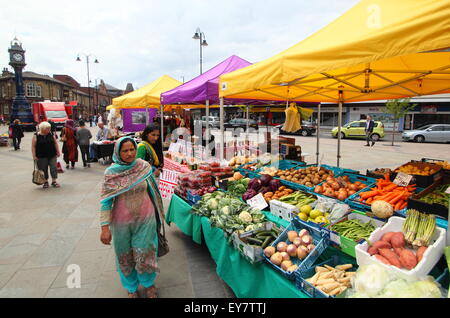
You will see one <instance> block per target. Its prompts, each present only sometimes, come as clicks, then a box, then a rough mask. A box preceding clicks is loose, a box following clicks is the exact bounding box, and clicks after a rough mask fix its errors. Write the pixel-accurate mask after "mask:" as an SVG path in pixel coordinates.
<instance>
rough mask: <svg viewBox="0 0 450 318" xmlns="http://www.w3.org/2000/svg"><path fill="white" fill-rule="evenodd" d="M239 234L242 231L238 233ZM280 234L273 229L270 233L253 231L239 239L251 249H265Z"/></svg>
mask: <svg viewBox="0 0 450 318" xmlns="http://www.w3.org/2000/svg"><path fill="white" fill-rule="evenodd" d="M238 233H239V234H242V233H244V231H238ZM280 234H281V231H280V230H279V229H277V228H276V227H273V228H272V229H271V230H270V231H268V230H265V229H260V230H255V231H253V232H252V233H251V235H249V236H245V237H241V240H242V241H243V242H245V243H247V244H249V245H251V246H253V247H256V248H258V247H259V248H262V249H265V248H266V247H267V246H269V245H270V244H272V242H273V241H275V240H276V238H277V237H278V236H279V235H280Z"/></svg>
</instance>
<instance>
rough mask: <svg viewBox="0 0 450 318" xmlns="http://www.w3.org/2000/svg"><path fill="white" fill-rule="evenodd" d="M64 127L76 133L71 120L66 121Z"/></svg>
mask: <svg viewBox="0 0 450 318" xmlns="http://www.w3.org/2000/svg"><path fill="white" fill-rule="evenodd" d="M64 127H66V128H70V129H72V130H73V131H74V132H75V131H77V129H76V128H75V123H74V121H73V120H72V119H67V120H66V123H65V124H64Z"/></svg>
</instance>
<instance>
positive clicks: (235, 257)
mask: <svg viewBox="0 0 450 318" xmlns="http://www.w3.org/2000/svg"><path fill="white" fill-rule="evenodd" d="M235 161H236V158H233V161H230V162H229V166H233V167H235V168H234V171H233V173H232V174H229V173H226V171H227V170H225V168H226V167H223V166H220V164H218V163H217V164H214V163H211V164H207V163H203V164H200V165H197V166H189V167H187V169H188V172H185V173H180V174H179V175H178V180H177V187H179V189H178V190H176V192H175V194H173V196H172V199H171V203H170V206H169V208H168V211H167V216H166V222H167V223H168V224H171V223H174V224H176V225H177V226H178V227H179V228H180V229H181V231H182V232H183V233H185V234H186V235H188V236H191V237H192V239H193V240H194V242H196V243H198V244H202V243H204V244H206V246H207V247H208V249H209V251H210V253H211V257H212V258H213V259H214V261H215V262H216V264H217V268H216V271H217V274H218V275H219V276H220V277H221V278H222V279H223V280H224V281H225V282H226V283H227V284H228V285H229V286H230V287H231V288H232V289H233V291H234V293H235V294H236V296H237V297H256V298H258V297H270V298H276V297H283V298H290V297H293V298H302V297H336V296H338V297H373V296H374V295H375V293H376V294H377V295H379V296H383V297H388V295H389V296H390V297H441V296H442V295H444V294H445V295H446V293H447V291H446V290H447V288H448V285H449V274H448V268H447V263H446V261H445V257H444V256H443V255H444V247H445V245H446V243H445V239H446V230H445V229H446V227H447V222H448V215H447V216H446V217H441V216H439V215H434V214H429V213H430V211H429V210H427V209H426V208H425V209H423V208H419V209H418V210H416V209H409V208H408V207H407V206H409V201H410V200H412V199H413V195H414V194H413V192H415V193H416V194H417V195H420V194H421V192H423V188H419V187H417V186H416V183H418V182H424V184H423V185H424V186H425V185H426V186H428V187H429V191H431V192H432V190H433V189H434V187H437V186H439V187H444V186H446V187H450V179H448V176H447V174H448V168H449V166H448V165H449V163H448V162H445V161H439V160H433V162H431V163H429V162H427V163H426V164H423V162H420V163H419V162H408V163H405V164H403V165H399V167H398V168H396V169H392V170H390V171H388V170H387V169H383V170H381V169H376V170H374V171H367V175H361V174H359V173H358V171H354V170H351V169H343V168H338V167H334V166H327V165H324V166H321V167H318V166H317V165H306V164H305V163H303V162H294V161H288V160H281V161H279V162H265V164H263V163H262V162H260V161H258V164H257V165H252V164H251V163H247V164H245V163H244V164H242V165H239V166H236V165H235ZM425 161H426V159H424V162H425ZM405 169H409V170H405ZM213 171H214V172H213ZM228 171H229V169H228ZM403 171H407V172H409V173H410V174H409V175H410V176H411V178H409V179H408V180H407V182H406V181H405V180H404V179H403V178H401V177H398V175H400V174H401V173H403ZM380 172H382V173H380ZM213 174H215V175H213ZM369 175H371V176H372V177H371V176H369ZM421 177H423V178H421ZM426 177H429V178H426ZM391 179H393V181H391ZM427 180H428V181H427ZM405 182H406V183H405ZM427 183H429V184H427ZM213 184H215V185H216V187H215V186H213ZM331 189H333V191H332V190H331ZM183 190H185V191H183ZM373 192H377V193H376V194H374V193H373ZM378 192H379V193H378ZM375 195H379V196H380V198H378V199H377V200H375V201H377V202H382V203H383V204H378V203H375V202H367V199H369V198H372V200H373V198H374V197H375ZM359 197H361V198H364V200H359ZM400 200H404V201H405V202H406V206H404V204H403V203H402V204H398V203H399V202H401V201H400ZM448 200H449V197H448V196H447V201H448ZM439 202H440V204H445V203H443V202H442V201H439ZM447 203H448V202H447ZM447 209H448V205H447ZM419 219H420V220H422V221H423V222H418V220H419ZM420 224H424V226H423V227H421V225H420ZM389 233H392V234H389ZM419 233H420V234H419ZM394 234H395V235H394ZM387 236H391V237H392V238H391V237H389V239H387V238H386V237H387ZM394 236H395V237H394ZM202 238H204V242H203V240H202ZM369 241H370V242H372V243H371V244H374V245H373V246H372V245H371V246H369V245H368V244H367V242H369ZM396 253H400V254H399V255H397V254H396ZM403 254H404V255H403ZM449 256H450V255H449ZM449 256H447V258H448V257H449ZM449 261H450V260H449ZM368 269H370V271H373V272H377V273H379V274H380V277H388V276H389V279H386V280H385V281H383V282H382V283H383V284H384V285H383V287H382V288H379V289H378V290H377V291H376V292H375V291H371V292H373V295H372V294H370V295H368V294H365V293H366V292H367V291H362V290H361V288H360V286H363V285H361V284H362V283H361V284H359V285H358V286H359V287H355V285H354V284H353V283H352V282H354V280H357V279H358V280H360V281H361V282H364V281H365V280H368V279H373V278H371V277H368V276H370V275H368V273H369V272H370V271H369V270H368ZM325 271H327V273H325ZM322 272H323V275H325V276H323V277H322V279H323V281H322V280H320V279H319V278H320V277H321V276H320V275H322V274H321V273H322ZM383 273H385V275H387V276H383V275H382V274H383ZM353 276H354V277H355V278H354V279H353ZM322 284H323V285H322ZM380 284H381V283H380ZM390 284H394V285H395V286H401V288H400V289H391V285H390ZM380 286H381V285H380ZM332 287H333V288H332ZM425 287H426V288H427V289H426V290H422V289H421V288H425ZM331 288H332V289H331ZM412 290H416V291H415V292H413V291H412ZM403 292H405V294H402V293H403Z"/></svg>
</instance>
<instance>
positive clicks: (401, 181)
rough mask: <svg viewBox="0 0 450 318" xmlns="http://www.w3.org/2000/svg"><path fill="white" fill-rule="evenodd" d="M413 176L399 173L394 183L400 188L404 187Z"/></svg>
mask: <svg viewBox="0 0 450 318" xmlns="http://www.w3.org/2000/svg"><path fill="white" fill-rule="evenodd" d="M412 178H413V176H412V175H410V174H406V173H403V172H399V173H398V174H397V177H396V178H395V180H394V183H395V184H396V185H398V186H401V187H406V186H407V185H408V184H409V183H410V182H411V180H412Z"/></svg>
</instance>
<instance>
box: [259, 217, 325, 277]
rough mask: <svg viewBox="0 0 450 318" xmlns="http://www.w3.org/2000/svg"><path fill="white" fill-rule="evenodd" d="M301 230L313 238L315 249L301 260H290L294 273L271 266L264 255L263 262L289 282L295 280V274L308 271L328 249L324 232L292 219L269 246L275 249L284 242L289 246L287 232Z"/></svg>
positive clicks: (294, 258)
mask: <svg viewBox="0 0 450 318" xmlns="http://www.w3.org/2000/svg"><path fill="white" fill-rule="evenodd" d="M302 229H306V230H308V232H309V233H310V235H311V236H312V238H313V244H314V245H315V246H316V247H315V248H314V249H313V250H312V251H311V252H310V253H309V254H308V256H307V257H306V258H305V259H303V260H300V259H298V258H297V257H293V258H291V261H292V263H293V264H295V265H297V266H298V268H297V270H296V271H294V272H292V273H291V272H286V271H284V270H283V269H282V268H281V267H280V266H277V265H275V264H273V263H272V262H271V261H270V259H269V258H268V257H267V256H266V255H264V258H265V260H266V261H267V262H268V263H269V264H270V265H272V266H273V267H274V268H275V269H276V270H277V271H279V272H280V273H281V274H282V275H283V276H285V277H286V278H288V279H290V280H294V279H295V273H297V272H298V273H303V272H305V271H306V270H307V269H309V268H310V267H311V266H312V265H313V264H314V262H315V261H316V260H317V258H318V257H319V256H320V255H321V254H322V253H323V251H325V249H326V248H327V247H328V238H329V237H328V235H327V233H326V232H322V231H320V230H319V229H317V228H314V227H311V226H308V225H306V224H304V223H301V222H300V221H298V220H296V219H293V220H292V221H291V223H290V224H289V226H288V227H287V228H286V229H285V230H284V231H283V233H281V235H280V236H279V237H278V238H277V239H276V240H275V241H274V242H273V243H272V244H271V246H273V247H275V248H276V246H277V244H278V243H280V242H286V243H288V244H290V242H288V235H287V233H288V232H289V231H296V232H299V231H300V230H302Z"/></svg>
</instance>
